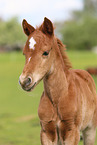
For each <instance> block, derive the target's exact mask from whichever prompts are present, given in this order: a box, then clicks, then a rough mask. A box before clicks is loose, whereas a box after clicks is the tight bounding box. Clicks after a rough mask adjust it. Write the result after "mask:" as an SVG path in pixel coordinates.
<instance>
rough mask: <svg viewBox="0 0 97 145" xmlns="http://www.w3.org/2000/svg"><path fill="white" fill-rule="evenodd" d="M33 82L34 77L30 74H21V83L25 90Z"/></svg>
mask: <svg viewBox="0 0 97 145" xmlns="http://www.w3.org/2000/svg"><path fill="white" fill-rule="evenodd" d="M31 83H32V79H31V77H30V76H28V77H24V76H22V75H21V76H20V78H19V84H20V85H21V87H22V88H23V89H24V90H25V91H28V90H29V88H30V85H31Z"/></svg>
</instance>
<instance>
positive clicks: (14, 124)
mask: <svg viewBox="0 0 97 145" xmlns="http://www.w3.org/2000/svg"><path fill="white" fill-rule="evenodd" d="M68 55H69V57H70V60H71V62H72V64H73V67H74V68H77V69H86V68H87V67H89V66H96V67H97V54H94V53H92V52H68ZM24 61H25V59H24V56H23V55H22V53H16V52H14V53H6V54H5V53H4V54H3V53H2V54H0V145H40V137H39V136H40V125H39V119H38V115H37V109H38V104H39V100H40V96H41V94H42V90H43V85H42V82H41V83H40V84H39V85H38V86H37V87H36V88H35V89H34V91H33V92H31V93H27V92H25V91H23V90H22V89H21V88H20V86H19V84H18V78H19V75H20V74H21V72H22V69H23V66H24ZM94 80H95V83H96V87H97V77H94ZM79 145H82V142H80V143H79ZM95 145H97V137H96V143H95Z"/></svg>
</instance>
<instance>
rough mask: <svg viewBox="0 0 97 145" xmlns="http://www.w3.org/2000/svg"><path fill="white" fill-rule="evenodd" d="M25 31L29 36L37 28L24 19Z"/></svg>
mask: <svg viewBox="0 0 97 145" xmlns="http://www.w3.org/2000/svg"><path fill="white" fill-rule="evenodd" d="M22 26H23V30H24V33H25V34H26V35H27V36H29V35H30V34H31V33H32V32H34V31H35V28H34V27H33V26H31V25H30V24H28V23H27V21H26V20H25V19H24V20H23V22H22Z"/></svg>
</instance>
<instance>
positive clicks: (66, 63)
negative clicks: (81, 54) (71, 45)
mask: <svg viewBox="0 0 97 145" xmlns="http://www.w3.org/2000/svg"><path fill="white" fill-rule="evenodd" d="M57 44H58V47H59V50H60V54H61V56H62V59H63V62H64V66H65V68H67V69H70V68H72V64H71V63H70V61H69V58H68V56H67V54H66V51H65V50H66V47H65V45H63V43H62V42H61V41H60V40H59V39H58V38H57Z"/></svg>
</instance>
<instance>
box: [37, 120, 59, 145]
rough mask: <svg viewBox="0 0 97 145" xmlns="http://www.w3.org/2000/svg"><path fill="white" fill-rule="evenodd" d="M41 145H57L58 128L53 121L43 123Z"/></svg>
mask: <svg viewBox="0 0 97 145" xmlns="http://www.w3.org/2000/svg"><path fill="white" fill-rule="evenodd" d="M41 127H42V129H41V136H40V137H41V144H42V145H57V133H56V126H55V123H54V122H53V121H51V122H48V123H46V124H45V123H41Z"/></svg>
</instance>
